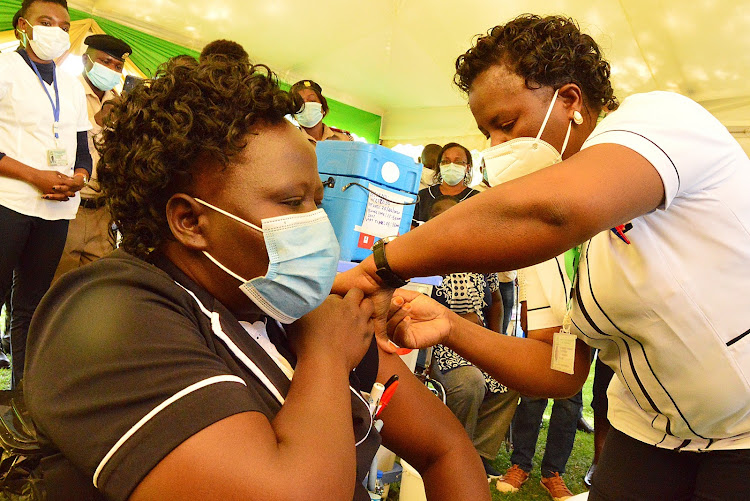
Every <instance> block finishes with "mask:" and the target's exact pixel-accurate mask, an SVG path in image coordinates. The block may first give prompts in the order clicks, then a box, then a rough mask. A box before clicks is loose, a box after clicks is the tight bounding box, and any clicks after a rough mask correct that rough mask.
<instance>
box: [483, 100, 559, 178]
mask: <svg viewBox="0 0 750 501" xmlns="http://www.w3.org/2000/svg"><path fill="white" fill-rule="evenodd" d="M556 100H557V90H555V95H554V96H552V102H551V103H550V105H549V109H548V110H547V115H546V116H545V117H544V122H542V126H541V128H540V129H539V133H538V134H537V135H536V137H517V138H515V139H511V140H510V141H506V142H504V143H501V144H498V145H496V146H493V147H492V148H488V149H486V150H484V151H483V152H482V156H483V157H484V171H485V173H486V177H485V179H486V180H487V182H488V183H489V185H490V186H497V185H498V184H502V183H507V182H508V181H512V180H514V179H517V178H519V177H522V176H525V175H527V174H531V173H532V172H536V171H538V170H541V169H544V168H545V167H549V166H550V165H554V164H556V163H560V162H562V155H563V153H565V148H566V146H568V139H569V138H570V130H571V127H572V126H573V121H572V120H571V121H570V123H569V124H568V132H567V133H566V134H565V141H564V142H563V145H562V151H561V152H558V151H557V149H555V147H554V146H552V145H551V144H549V143H548V142H546V141H543V140H542V139H540V138H541V137H542V132H544V127H545V126H546V125H547V120H548V119H549V116H550V114H551V113H552V108H553V107H554V106H555V101H556Z"/></svg>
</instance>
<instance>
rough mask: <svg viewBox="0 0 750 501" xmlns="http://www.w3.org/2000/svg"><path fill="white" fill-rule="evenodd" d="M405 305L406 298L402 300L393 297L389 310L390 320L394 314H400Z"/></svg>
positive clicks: (399, 297)
mask: <svg viewBox="0 0 750 501" xmlns="http://www.w3.org/2000/svg"><path fill="white" fill-rule="evenodd" d="M404 303H405V301H404V298H402V297H401V296H393V298H392V299H391V304H390V308H389V310H388V318H390V317H391V316H392V315H393V314H394V313H396V312H398V311H399V310H400V309H401V307H402V306H403V305H404Z"/></svg>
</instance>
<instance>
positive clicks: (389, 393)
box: [375, 380, 400, 419]
mask: <svg viewBox="0 0 750 501" xmlns="http://www.w3.org/2000/svg"><path fill="white" fill-rule="evenodd" d="M399 384H400V381H398V380H396V381H394V382H393V383H391V385H390V386H388V388H387V389H386V390H385V391H384V392H383V396H382V397H380V405H379V406H378V410H377V411H376V412H375V418H376V419H377V418H378V417H379V416H380V413H381V412H383V409H385V406H386V405H388V402H390V401H391V398H392V397H393V394H394V393H396V388H398V385H399Z"/></svg>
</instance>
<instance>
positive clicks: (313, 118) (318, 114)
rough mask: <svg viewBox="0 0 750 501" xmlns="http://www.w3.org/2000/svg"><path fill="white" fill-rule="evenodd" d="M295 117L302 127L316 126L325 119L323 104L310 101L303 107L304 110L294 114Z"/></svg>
mask: <svg viewBox="0 0 750 501" xmlns="http://www.w3.org/2000/svg"><path fill="white" fill-rule="evenodd" d="M294 119H295V120H297V123H298V124H300V125H301V126H302V127H306V128H308V129H310V128H312V127H315V126H316V125H318V124H319V123H320V121H321V120H323V105H322V104H320V103H316V102H309V101H308V102H306V103H305V105H304V106H303V107H302V110H301V111H300V112H299V113H296V114H295V115H294Z"/></svg>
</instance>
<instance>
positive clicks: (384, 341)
mask: <svg viewBox="0 0 750 501" xmlns="http://www.w3.org/2000/svg"><path fill="white" fill-rule="evenodd" d="M375 340H376V341H377V342H378V348H380V349H381V350H383V351H384V352H385V353H396V350H398V346H397V345H396V344H394V343H393V341H391V340H390V339H388V337H387V336H386V335H385V334H375Z"/></svg>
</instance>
